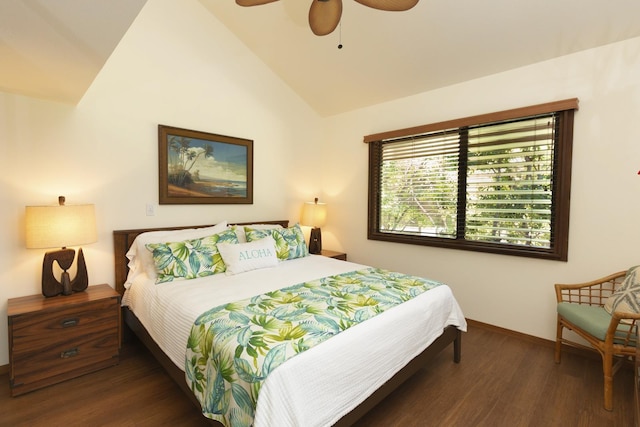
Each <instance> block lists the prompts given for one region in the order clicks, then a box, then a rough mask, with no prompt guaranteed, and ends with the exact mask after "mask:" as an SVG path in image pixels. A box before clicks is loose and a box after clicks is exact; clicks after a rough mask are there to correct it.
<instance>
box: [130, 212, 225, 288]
mask: <svg viewBox="0 0 640 427" xmlns="http://www.w3.org/2000/svg"><path fill="white" fill-rule="evenodd" d="M226 229H227V221H221V222H219V223H218V224H216V225H213V226H211V227H200V228H187V229H184V230H167V231H149V232H147V233H142V234H140V235H139V236H138V237H136V239H135V240H134V241H133V244H132V245H131V247H130V248H129V251H128V252H127V258H128V259H129V264H128V266H129V275H128V276H127V281H126V283H125V287H129V286H130V284H131V283H132V282H133V279H134V278H135V277H136V276H137V275H138V274H140V273H142V272H146V273H147V276H148V277H149V278H150V279H153V280H155V279H156V277H157V274H156V267H155V264H154V262H153V254H152V253H151V251H149V250H148V249H147V248H146V245H147V244H148V243H167V242H179V241H183V240H193V239H199V238H202V237H207V236H211V235H213V234H217V233H220V232H222V231H224V230H226Z"/></svg>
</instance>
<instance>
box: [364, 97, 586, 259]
mask: <svg viewBox="0 0 640 427" xmlns="http://www.w3.org/2000/svg"><path fill="white" fill-rule="evenodd" d="M576 109H577V99H571V100H566V101H559V102H554V103H549V104H542V105H537V106H532V107H525V108H521V109H517V110H510V111H503V112H499V113H493V114H486V115H482V116H476V117H470V118H465V119H459V120H453V121H450V122H444V123H437V124H433V125H425V126H420V127H416V128H411V129H403V130H398V131H392V132H387V133H384V134H377V135H370V136H367V137H365V142H367V143H369V218H368V237H369V239H372V240H384V241H391V242H400V243H410V244H418V245H429V246H439V247H446V248H454V249H464V250H474V251H482V252H492V253H500V254H507V255H519V256H529V257H537V258H545V259H553V260H562V261H566V260H567V252H568V237H569V195H570V184H571V148H572V139H573V113H574V110H576Z"/></svg>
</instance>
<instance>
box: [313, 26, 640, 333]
mask: <svg viewBox="0 0 640 427" xmlns="http://www.w3.org/2000/svg"><path fill="white" fill-rule="evenodd" d="M434 66H437V64H436V65H434ZM639 77H640V38H636V39H633V40H629V41H626V42H621V43H617V44H613V45H608V46H605V47H602V48H598V49H593V50H589V51H586V52H582V53H578V54H574V55H571V56H567V57H563V58H560V59H556V60H552V61H548V62H544V63H539V64H536V65H532V66H529V67H525V68H521V69H517V70H513V71H508V72H504V73H501V74H497V75H493V76H489V77H486V78H482V79H478V80H474V81H469V82H465V83H463V84H459V85H455V86H451V87H446V88H443V89H440V90H435V91H432V92H428V93H422V94H418V95H415V96H411V97H408V98H404V99H399V100H396V101H394V102H389V103H385V104H381V105H376V106H374V107H371V108H366V109H362V110H359V111H355V112H352V113H348V114H343V115H340V116H336V117H332V118H330V119H327V123H326V124H325V125H326V127H327V129H328V132H329V135H328V137H327V138H326V140H327V141H329V143H330V145H329V146H328V147H327V148H326V149H325V150H324V151H323V153H324V155H325V162H326V163H328V159H329V158H331V159H332V160H331V164H332V165H333V167H332V169H331V172H332V173H329V174H327V179H326V181H325V183H324V185H323V187H324V190H325V192H326V193H327V194H330V195H331V197H330V198H329V203H331V208H330V209H331V211H330V214H331V221H330V224H329V225H328V226H327V227H325V229H326V232H325V233H323V235H325V234H329V232H330V233H331V234H332V235H335V236H339V241H335V242H331V243H330V242H327V243H326V244H325V246H326V245H329V244H335V245H336V246H340V247H341V248H342V249H344V250H345V251H346V252H347V253H348V256H349V259H350V260H353V261H356V262H361V263H364V264H369V265H376V266H381V267H385V268H389V269H393V270H399V271H402V272H408V273H413V274H418V275H423V276H426V277H430V278H434V279H437V280H441V281H443V282H445V283H447V284H449V285H450V286H451V287H452V288H453V290H454V293H455V295H456V296H457V298H458V300H459V302H460V304H461V306H462V309H463V311H464V312H465V315H466V316H467V317H468V318H471V319H474V320H478V321H482V322H486V323H490V324H493V325H497V326H501V327H504V328H509V329H512V330H516V331H519V332H523V333H527V334H531V335H535V336H538V337H543V338H547V339H555V294H554V290H553V284H554V283H575V282H581V281H587V280H591V279H595V278H598V277H602V276H604V275H606V274H609V273H613V272H616V271H619V270H624V269H626V268H628V267H629V266H631V265H637V264H638V263H640V254H639V253H638V250H637V247H636V243H637V242H638V241H639V239H640V221H639V219H640V216H639V212H640V198H639V197H638V195H639V194H640V176H638V175H637V173H638V170H639V169H640V139H639V138H638V132H637V131H636V129H635V126H636V125H637V124H638V119H639V118H640V78H639ZM573 97H577V98H579V101H580V109H579V111H578V112H577V113H576V115H575V127H574V150H573V174H572V180H573V181H572V191H571V217H570V231H569V233H570V239H569V260H568V262H557V261H542V260H534V259H528V258H520V257H511V256H504V255H493V254H481V253H474V252H466V251H457V250H449V249H440V248H428V247H420V246H413V245H404V244H397V243H386V242H374V241H368V240H367V239H366V231H367V223H366V218H367V161H368V158H367V154H368V147H367V145H366V144H364V143H363V142H362V137H363V136H364V135H369V134H373V133H377V132H382V131H387V130H393V129H400V128H405V127H410V126H416V125H421V124H427V123H435V122H439V121H443V120H448V119H455V118H461V117H467V116H473V115H476V114H482V113H489V112H494V111H501V110H506V109H511V108H516V107H524V106H528V105H534V104H539V103H544V102H549V101H556V100H561V99H567V98H573ZM399 112H401V113H399ZM335 153H339V156H336V157H335V158H334V157H333V155H334V154H335Z"/></svg>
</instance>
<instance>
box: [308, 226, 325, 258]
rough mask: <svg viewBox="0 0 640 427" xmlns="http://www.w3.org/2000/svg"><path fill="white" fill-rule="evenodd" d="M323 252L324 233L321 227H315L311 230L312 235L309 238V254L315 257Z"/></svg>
mask: <svg viewBox="0 0 640 427" xmlns="http://www.w3.org/2000/svg"><path fill="white" fill-rule="evenodd" d="M321 252H322V233H321V232H320V228H319V227H313V228H312V229H311V235H310V236H309V253H310V254H314V255H320V253H321Z"/></svg>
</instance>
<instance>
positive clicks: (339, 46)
mask: <svg viewBox="0 0 640 427" xmlns="http://www.w3.org/2000/svg"><path fill="white" fill-rule="evenodd" d="M338 49H342V21H340V29H339V30H338Z"/></svg>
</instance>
